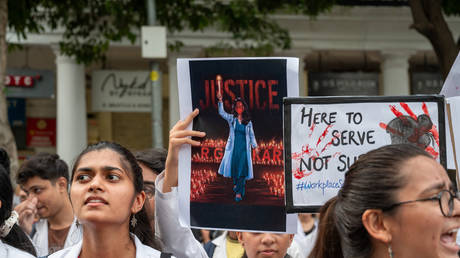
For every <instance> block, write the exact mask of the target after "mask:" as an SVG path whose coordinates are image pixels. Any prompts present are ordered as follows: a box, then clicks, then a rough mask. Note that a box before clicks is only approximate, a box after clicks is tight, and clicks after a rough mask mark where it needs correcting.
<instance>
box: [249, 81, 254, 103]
mask: <svg viewBox="0 0 460 258" xmlns="http://www.w3.org/2000/svg"><path fill="white" fill-rule="evenodd" d="M249 109H254V87H253V85H252V80H249Z"/></svg>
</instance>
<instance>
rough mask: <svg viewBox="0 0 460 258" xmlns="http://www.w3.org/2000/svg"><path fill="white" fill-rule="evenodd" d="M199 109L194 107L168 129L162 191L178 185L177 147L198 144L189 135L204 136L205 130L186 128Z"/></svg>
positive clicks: (168, 190)
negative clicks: (167, 146) (185, 116)
mask: <svg viewBox="0 0 460 258" xmlns="http://www.w3.org/2000/svg"><path fill="white" fill-rule="evenodd" d="M198 113H199V110H198V109H195V110H194V111H193V112H192V113H190V115H188V116H187V118H185V120H181V121H179V122H177V123H176V124H175V125H174V126H173V128H172V129H171V130H170V131H169V149H168V156H167V158H166V167H165V180H164V183H163V192H164V193H167V192H170V191H171V187H176V186H177V185H178V177H177V174H178V163H179V149H180V147H181V146H182V145H184V144H190V145H192V146H199V145H200V142H199V141H195V140H192V139H191V137H192V136H194V137H204V136H205V135H206V133H205V132H200V131H193V130H187V127H188V126H189V125H190V123H191V122H192V121H193V119H194V118H195V117H196V116H197V115H198Z"/></svg>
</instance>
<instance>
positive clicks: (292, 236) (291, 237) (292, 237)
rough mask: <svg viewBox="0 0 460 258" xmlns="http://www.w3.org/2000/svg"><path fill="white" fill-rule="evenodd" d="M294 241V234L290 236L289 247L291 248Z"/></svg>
mask: <svg viewBox="0 0 460 258" xmlns="http://www.w3.org/2000/svg"><path fill="white" fill-rule="evenodd" d="M292 240H294V234H289V246H291V244H292Z"/></svg>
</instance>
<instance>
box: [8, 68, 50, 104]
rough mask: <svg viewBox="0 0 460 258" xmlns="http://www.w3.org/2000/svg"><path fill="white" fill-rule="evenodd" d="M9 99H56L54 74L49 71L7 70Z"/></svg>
mask: <svg viewBox="0 0 460 258" xmlns="http://www.w3.org/2000/svg"><path fill="white" fill-rule="evenodd" d="M7 74H8V75H7V76H6V77H5V85H6V86H7V87H6V96H7V97H8V98H54V84H55V83H54V81H55V80H54V73H53V72H52V71H49V70H32V69H7Z"/></svg>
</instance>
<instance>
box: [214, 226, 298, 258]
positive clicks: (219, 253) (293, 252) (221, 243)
mask: <svg viewBox="0 0 460 258" xmlns="http://www.w3.org/2000/svg"><path fill="white" fill-rule="evenodd" d="M294 239H295V238H294ZM226 240H227V231H224V233H222V235H220V236H218V237H216V238H215V239H214V240H212V243H213V244H215V245H216V248H215V249H214V253H213V255H212V257H211V258H227V241H226ZM287 254H289V255H290V256H291V257H292V258H305V257H306V256H305V255H304V253H303V252H302V250H301V246H300V245H299V243H297V242H296V241H295V240H294V241H292V243H291V245H290V246H289V248H288V250H287Z"/></svg>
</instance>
